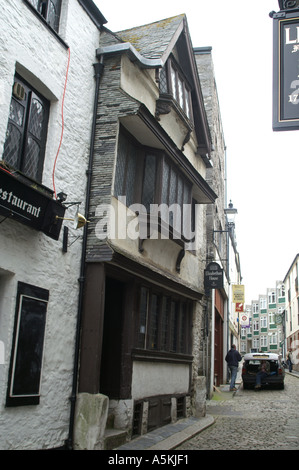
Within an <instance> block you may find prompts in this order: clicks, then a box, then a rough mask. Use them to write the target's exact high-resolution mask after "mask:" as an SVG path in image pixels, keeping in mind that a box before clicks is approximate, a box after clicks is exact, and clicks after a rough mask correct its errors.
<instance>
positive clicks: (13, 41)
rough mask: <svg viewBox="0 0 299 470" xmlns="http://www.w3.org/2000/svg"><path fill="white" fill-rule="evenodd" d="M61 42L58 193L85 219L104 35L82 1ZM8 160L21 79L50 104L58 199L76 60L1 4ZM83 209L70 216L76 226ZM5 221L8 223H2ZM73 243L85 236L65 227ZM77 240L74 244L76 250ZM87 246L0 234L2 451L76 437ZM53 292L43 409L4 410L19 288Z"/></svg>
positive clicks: (0, 94)
mask: <svg viewBox="0 0 299 470" xmlns="http://www.w3.org/2000/svg"><path fill="white" fill-rule="evenodd" d="M61 25H62V28H61V37H62V38H63V40H64V41H65V42H66V43H67V44H68V46H69V48H70V66H69V74H68V82H67V88H66V95H65V103H64V135H63V141H62V146H61V150H60V153H59V156H58V160H57V166H56V172H55V185H56V191H57V193H58V192H60V191H64V192H65V193H67V194H68V201H82V204H81V206H80V212H82V213H84V202H85V188H86V174H85V171H86V168H87V161H88V155H89V143H90V133H91V120H92V110H93V98H94V85H95V83H94V78H93V77H94V71H93V67H92V64H93V62H95V49H96V48H97V47H98V43H99V31H98V29H97V28H96V26H95V25H94V23H93V22H92V21H91V20H90V18H89V17H88V16H87V14H86V13H85V11H84V10H83V9H82V7H81V6H80V5H79V3H78V2H77V0H67V1H64V2H63V9H62V13H61ZM0 30H1V35H0V50H1V59H0V68H1V73H0V158H1V157H2V151H3V144H4V141H5V132H6V126H7V120H8V114H9V105H10V99H11V87H12V84H13V79H14V75H15V72H16V71H18V72H19V73H20V74H21V75H22V76H23V78H24V79H26V80H27V81H29V82H30V84H31V85H32V86H33V87H35V88H36V89H37V90H38V91H40V92H41V93H42V94H43V95H44V96H45V97H46V98H48V99H49V100H50V102H51V107H50V117H49V126H48V137H47V147H46V155H45V164H44V172H43V184H44V185H46V186H48V187H49V188H51V189H52V170H53V164H54V160H55V156H56V153H57V149H58V146H59V141H60V137H61V128H62V120H61V104H62V96H63V90H64V85H65V76H66V71H67V64H68V50H67V49H66V48H65V47H63V45H62V44H61V42H59V41H58V40H57V38H55V37H54V35H52V34H51V33H50V32H49V30H48V29H47V28H46V27H45V25H44V24H43V23H42V22H41V21H40V20H39V19H38V18H37V17H36V16H35V15H34V14H33V13H32V12H31V11H30V9H29V8H28V7H27V6H26V4H25V3H24V2H23V1H22V0H7V1H5V2H2V3H1V15H0ZM75 211H76V207H75V206H74V207H72V209H69V210H67V211H66V215H65V216H66V217H72V216H74V214H75ZM1 220H2V217H0V222H1ZM64 224H66V225H68V226H69V228H70V235H71V236H73V235H76V236H77V235H82V233H83V232H82V229H81V233H78V231H77V232H75V231H74V230H73V229H72V222H67V221H65V222H64ZM72 241H73V238H71V239H70V242H72ZM81 243H82V237H81V238H80V239H79V240H77V241H76V242H75V243H74V244H73V245H72V246H71V247H69V251H68V253H65V254H63V253H62V249H61V248H62V231H61V234H60V239H59V240H58V241H54V240H52V239H50V238H49V237H47V236H45V235H44V234H43V233H41V232H36V231H34V230H33V229H31V228H29V227H25V226H23V225H21V224H20V223H18V222H15V221H12V220H5V221H4V222H3V223H1V229H0V296H1V297H0V341H1V342H2V345H4V351H5V361H4V364H1V363H0V448H1V449H41V448H52V447H56V446H60V445H63V444H64V440H65V439H66V438H67V435H68V425H69V413H70V407H69V406H70V403H69V396H70V393H71V383H72V373H73V354H74V339H75V327H76V320H77V302H78V277H79V272H80V259H81ZM18 281H22V282H25V283H28V284H33V285H35V286H38V287H41V288H45V289H48V290H49V292H50V297H49V304H48V310H47V324H46V333H45V343H44V360H43V370H42V377H41V398H40V404H39V405H36V406H27V407H26V406H20V407H14V408H5V398H6V390H7V378H8V367H9V361H10V354H11V346H12V335H13V327H14V315H15V305H16V292H17V283H18Z"/></svg>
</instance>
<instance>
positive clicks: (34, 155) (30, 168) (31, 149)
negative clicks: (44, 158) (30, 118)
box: [22, 137, 40, 180]
mask: <svg viewBox="0 0 299 470" xmlns="http://www.w3.org/2000/svg"><path fill="white" fill-rule="evenodd" d="M39 159H40V146H39V144H38V143H37V142H36V141H35V140H34V139H32V138H31V137H28V141H27V146H26V151H25V157H24V162H23V167H22V171H23V172H24V173H25V175H27V176H29V178H32V179H34V180H37V179H38V169H39Z"/></svg>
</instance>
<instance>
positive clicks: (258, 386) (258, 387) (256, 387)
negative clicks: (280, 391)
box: [254, 385, 262, 390]
mask: <svg viewBox="0 0 299 470" xmlns="http://www.w3.org/2000/svg"><path fill="white" fill-rule="evenodd" d="M254 388H255V389H256V390H259V389H260V388H262V387H261V385H255V387H254Z"/></svg>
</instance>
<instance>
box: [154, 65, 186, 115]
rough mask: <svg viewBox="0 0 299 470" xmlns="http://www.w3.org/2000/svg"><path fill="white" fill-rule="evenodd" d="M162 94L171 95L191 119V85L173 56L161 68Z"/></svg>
mask: <svg viewBox="0 0 299 470" xmlns="http://www.w3.org/2000/svg"><path fill="white" fill-rule="evenodd" d="M160 93H161V95H162V96H163V95H171V96H172V97H173V99H174V100H175V101H176V103H177V104H178V105H179V107H180V109H181V110H183V111H184V113H185V115H186V116H187V118H188V119H189V120H191V121H192V120H193V116H192V100H191V87H190V85H189V84H188V81H187V79H186V77H185V76H184V73H183V71H182V70H181V68H180V66H179V65H178V64H177V62H176V61H175V59H174V58H173V57H171V58H170V59H169V60H168V61H167V62H166V64H165V66H164V67H163V68H162V69H161V73H160Z"/></svg>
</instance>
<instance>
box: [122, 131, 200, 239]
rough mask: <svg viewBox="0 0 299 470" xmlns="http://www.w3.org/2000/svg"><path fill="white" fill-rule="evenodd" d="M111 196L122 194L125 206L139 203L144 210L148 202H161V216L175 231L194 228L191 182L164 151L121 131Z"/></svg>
mask: <svg viewBox="0 0 299 470" xmlns="http://www.w3.org/2000/svg"><path fill="white" fill-rule="evenodd" d="M114 196H115V197H117V198H120V197H121V196H126V205H127V206H128V207H130V205H132V204H134V203H137V204H138V203H141V204H142V205H143V206H144V207H145V209H146V211H147V213H148V214H149V212H150V211H151V210H152V208H151V205H157V206H160V205H163V206H164V207H163V206H161V208H160V207H159V211H160V216H161V218H162V219H163V220H165V221H167V223H169V225H170V226H171V227H175V228H176V230H177V232H178V233H184V234H185V232H187V233H186V235H187V234H188V235H189V234H190V233H192V229H194V217H195V214H194V208H193V205H194V201H192V185H191V183H190V182H189V181H188V179H187V178H186V177H185V176H184V175H183V173H182V172H181V171H180V170H179V168H178V167H177V166H176V165H175V164H174V163H173V162H172V160H171V159H170V158H169V157H168V156H167V155H166V154H165V153H164V152H162V151H158V150H156V149H151V148H148V147H143V146H141V145H140V144H138V143H137V142H136V141H135V140H134V139H133V137H132V136H129V135H128V134H127V133H126V132H124V131H121V132H120V137H119V144H118V155H117V165H116V173H115V183H114ZM172 206H173V207H172ZM157 208H158V207H156V209H157ZM187 208H189V209H190V210H189V211H188V210H187ZM160 209H161V210H160ZM163 209H164V210H165V211H166V212H165V213H164V212H163ZM168 209H171V210H168ZM183 209H184V210H183ZM176 211H177V212H180V214H177V212H176ZM175 215H177V218H175V217H174V216H175ZM177 221H178V222H177ZM175 222H177V225H175ZM188 222H189V226H190V227H189V230H187V228H186V225H187V224H188ZM184 227H185V229H184Z"/></svg>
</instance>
